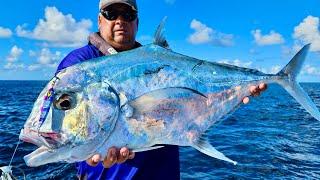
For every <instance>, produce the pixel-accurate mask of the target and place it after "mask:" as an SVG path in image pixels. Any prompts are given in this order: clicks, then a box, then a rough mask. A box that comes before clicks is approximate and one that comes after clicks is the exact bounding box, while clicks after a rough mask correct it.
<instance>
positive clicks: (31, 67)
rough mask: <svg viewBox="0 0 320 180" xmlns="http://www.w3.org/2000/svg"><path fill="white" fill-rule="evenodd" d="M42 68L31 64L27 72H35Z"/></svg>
mask: <svg viewBox="0 0 320 180" xmlns="http://www.w3.org/2000/svg"><path fill="white" fill-rule="evenodd" d="M41 67H42V66H41V65H40V64H31V65H29V66H28V70H29V71H35V70H38V69H40V68H41Z"/></svg>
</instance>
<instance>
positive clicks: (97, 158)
mask: <svg viewBox="0 0 320 180" xmlns="http://www.w3.org/2000/svg"><path fill="white" fill-rule="evenodd" d="M100 160H101V156H100V154H95V155H93V156H92V157H91V158H89V159H87V160H86V162H87V164H89V165H90V166H93V167H95V166H97V165H98V163H99V162H100Z"/></svg>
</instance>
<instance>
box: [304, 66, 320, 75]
mask: <svg viewBox="0 0 320 180" xmlns="http://www.w3.org/2000/svg"><path fill="white" fill-rule="evenodd" d="M301 74H306V75H315V76H320V69H319V68H316V67H314V66H311V65H310V64H307V65H305V66H304V67H303V68H302V73H301Z"/></svg>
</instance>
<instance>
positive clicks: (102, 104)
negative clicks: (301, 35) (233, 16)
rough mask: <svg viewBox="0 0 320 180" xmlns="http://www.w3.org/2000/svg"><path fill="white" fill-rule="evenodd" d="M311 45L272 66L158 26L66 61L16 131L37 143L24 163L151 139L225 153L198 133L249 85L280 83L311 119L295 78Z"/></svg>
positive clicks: (149, 145) (139, 145)
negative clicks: (201, 46)
mask: <svg viewBox="0 0 320 180" xmlns="http://www.w3.org/2000/svg"><path fill="white" fill-rule="evenodd" d="M309 46H310V45H306V46H304V47H303V48H302V49H301V50H300V51H299V52H298V53H297V54H296V55H295V56H294V57H293V59H292V60H291V61H290V62H289V63H288V65H286V66H285V67H284V68H283V69H282V70H281V71H280V72H279V73H277V74H264V73H262V72H260V71H258V70H254V69H248V68H241V67H236V66H232V65H227V64H221V63H215V62H208V61H204V60H199V59H196V58H192V57H188V56H185V55H182V54H178V53H176V52H174V51H172V50H170V49H169V48H168V46H167V41H166V40H165V39H164V37H163V35H162V25H160V27H159V28H158V30H157V32H156V36H155V41H154V43H153V44H150V45H146V46H143V47H140V48H137V49H133V50H130V51H126V52H122V53H118V54H115V55H110V56H105V57H101V58H97V59H92V60H89V61H86V62H82V63H80V64H76V65H74V66H71V67H68V68H66V69H64V70H62V71H61V72H59V73H58V74H56V76H55V77H54V78H53V79H52V80H51V81H50V82H49V83H48V85H47V86H46V87H45V88H44V89H43V91H42V92H41V93H40V95H39V97H38V99H37V100H36V102H35V105H34V108H33V110H32V112H31V114H30V116H29V118H28V120H27V121H26V123H25V125H24V129H22V131H21V134H20V139H22V140H23V141H26V142H31V143H33V144H36V145H38V146H39V148H38V149H37V150H35V151H34V152H32V153H31V154H29V155H27V156H25V158H24V159H25V161H26V163H27V165H28V166H40V165H43V164H47V163H52V162H59V161H65V162H70V163H71V162H76V161H82V160H85V159H87V158H89V157H90V156H92V155H93V154H96V153H99V154H101V155H103V156H105V155H106V154H107V149H108V148H109V147H111V146H117V147H123V146H126V147H128V148H130V149H132V150H133V151H134V152H139V151H146V150H151V149H156V148H161V147H162V146H159V145H158V144H174V145H179V146H192V147H194V148H196V149H197V150H199V151H201V152H202V153H205V154H207V155H209V156H212V157H215V158H218V159H221V160H225V161H229V162H231V163H234V164H236V162H235V161H233V160H231V159H229V158H227V157H226V156H225V155H223V154H222V153H220V152H219V151H217V150H216V149H215V148H214V147H212V146H211V145H210V144H209V143H208V142H207V141H206V140H205V138H204V133H205V132H206V130H208V129H209V128H210V126H212V125H214V124H215V123H216V122H217V121H221V120H222V119H225V118H226V117H227V116H228V114H230V113H231V112H233V111H234V110H235V109H236V108H237V107H238V106H239V105H240V104H241V103H242V99H243V98H244V97H246V96H249V95H250V92H249V87H250V86H252V85H258V84H260V83H262V82H264V83H278V84H280V85H281V86H283V87H284V88H285V89H286V90H287V91H288V92H289V94H291V95H292V96H293V97H294V98H295V99H296V100H297V101H298V102H299V103H300V104H301V105H302V106H303V107H304V108H305V109H306V110H307V111H308V112H309V113H310V114H311V115H312V116H313V117H314V118H315V119H317V120H320V113H319V111H318V109H317V107H316V106H315V104H314V103H313V102H312V101H311V99H310V98H309V97H308V95H307V94H306V93H305V92H304V91H303V89H302V88H301V87H300V86H299V84H298V83H297V82H296V76H297V74H298V73H299V71H300V69H301V67H302V64H303V62H304V60H305V57H306V54H307V51H308V49H309Z"/></svg>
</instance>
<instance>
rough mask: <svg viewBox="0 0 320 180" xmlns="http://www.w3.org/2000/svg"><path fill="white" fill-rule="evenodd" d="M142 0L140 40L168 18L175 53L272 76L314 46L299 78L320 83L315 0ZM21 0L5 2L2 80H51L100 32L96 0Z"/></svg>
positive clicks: (1, 10)
mask: <svg viewBox="0 0 320 180" xmlns="http://www.w3.org/2000/svg"><path fill="white" fill-rule="evenodd" d="M137 1H138V8H139V20H140V24H139V31H138V35H137V40H138V41H140V42H141V43H142V44H148V43H151V42H152V37H153V33H154V31H155V29H156V27H157V25H158V24H159V23H160V21H161V20H162V18H163V17H165V16H167V17H168V18H167V23H166V26H165V35H166V37H167V40H168V42H169V44H170V46H171V48H172V49H173V50H174V51H176V52H179V53H182V54H186V55H189V56H193V57H196V58H200V59H205V60H210V61H219V62H225V63H230V64H235V65H238V66H246V67H250V68H256V69H259V70H261V71H263V72H267V73H275V72H277V71H279V70H280V69H281V68H282V67H283V66H284V65H285V64H286V63H287V62H288V61H289V60H290V59H291V58H292V56H293V55H294V54H295V52H297V50H298V49H299V48H300V47H301V46H303V45H304V44H307V43H312V47H311V52H310V53H309V55H308V57H307V60H306V63H305V66H304V68H303V70H302V73H301V74H300V76H299V80H300V81H309V82H310V81H313V82H314V81H316V82H320V22H319V21H320V8H319V7H320V2H319V1H317V0H281V1H276V0H261V1H249V0H247V1H235V0H233V1H231V0H225V1H216V0H197V1H196V0H187V1H185V0H157V1H151V0H137ZM18 2H20V1H11V2H9V1H6V2H5V3H2V5H1V6H0V50H1V51H0V80H46V79H50V78H51V77H52V76H53V74H54V72H55V69H56V67H57V65H58V63H59V62H60V61H61V59H62V58H63V57H64V56H66V55H67V54H68V53H69V52H70V51H72V50H73V49H75V48H78V47H81V46H83V45H85V44H86V43H87V42H86V38H87V36H88V34H89V33H90V32H94V31H96V30H97V13H98V2H99V1H98V0H90V1H88V0H77V1H74V0H50V1H46V0H42V1H39V0H29V1H23V3H20V4H19V3H18ZM75 2H76V3H75Z"/></svg>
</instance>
